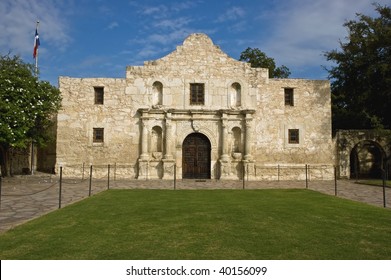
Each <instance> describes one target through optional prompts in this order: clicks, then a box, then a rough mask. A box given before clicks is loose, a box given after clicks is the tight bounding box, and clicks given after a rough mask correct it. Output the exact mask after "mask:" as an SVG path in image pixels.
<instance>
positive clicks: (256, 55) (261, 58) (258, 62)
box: [239, 48, 291, 78]
mask: <svg viewBox="0 0 391 280" xmlns="http://www.w3.org/2000/svg"><path fill="white" fill-rule="evenodd" d="M239 60H240V61H245V62H249V63H250V64H251V67H254V68H268V69H269V78H288V77H289V75H290V74H291V72H290V71H289V69H288V67H286V66H285V65H281V66H280V67H277V66H276V63H275V62H274V59H273V58H270V57H268V56H267V55H266V54H265V53H264V52H262V51H261V50H259V49H258V48H255V49H253V48H247V49H246V50H244V51H243V52H242V53H241V54H240V58H239Z"/></svg>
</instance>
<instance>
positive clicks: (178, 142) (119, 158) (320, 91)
mask: <svg viewBox="0 0 391 280" xmlns="http://www.w3.org/2000/svg"><path fill="white" fill-rule="evenodd" d="M191 83H202V84H204V86H205V92H204V93H205V94H204V97H205V101H204V104H203V105H191V103H190V84H191ZM97 86H101V87H104V104H103V105H97V104H94V87H97ZM284 88H293V89H294V106H286V105H285V104H284ZM60 90H61V93H62V96H63V104H62V105H63V107H62V110H61V111H60V112H59V114H58V130H57V168H58V167H59V166H64V167H66V168H64V174H68V175H70V176H71V175H74V176H79V175H80V174H77V173H80V172H81V171H80V170H81V168H80V166H81V165H82V163H85V165H86V166H89V165H91V164H93V165H107V164H118V166H119V165H122V166H129V168H122V169H123V170H126V172H125V171H124V173H126V176H129V177H134V178H140V179H149V178H163V179H171V178H173V175H174V172H173V168H174V164H175V165H176V170H177V177H178V178H181V176H182V149H183V147H182V144H183V141H184V139H185V138H186V136H188V135H189V134H191V133H195V132H197V133H202V134H204V135H205V136H206V137H207V138H208V139H209V141H210V144H211V163H210V165H211V178H212V179H238V178H241V177H242V176H243V170H245V172H246V174H247V176H248V177H249V179H261V178H262V179H264V178H269V179H272V178H273V176H274V175H270V176H266V175H265V174H262V175H260V174H259V173H257V170H261V168H260V167H262V166H267V165H279V164H281V165H297V164H300V165H303V164H312V165H322V166H330V168H332V165H333V164H334V158H333V155H334V152H333V143H332V139H331V106H330V88H329V82H328V81H310V80H299V79H269V78H268V70H267V69H258V68H251V67H250V65H249V64H248V63H244V62H240V61H237V60H234V59H232V58H230V57H229V56H227V55H226V54H225V53H223V52H222V51H221V50H220V48H219V47H217V46H215V45H214V44H213V42H212V41H211V39H210V38H209V37H207V36H206V35H204V34H193V35H191V36H189V37H188V38H186V40H185V41H184V43H183V45H182V46H178V47H177V49H176V50H175V51H173V52H172V53H170V54H168V55H167V56H165V57H163V58H161V59H158V60H155V61H149V62H146V63H145V65H144V66H129V67H127V69H126V78H125V79H110V78H100V79H96V78H90V79H78V78H68V77H61V78H60ZM93 128H104V142H103V143H93V141H92V134H93ZM288 129H299V130H300V134H299V135H300V141H299V144H289V143H288V139H287V135H288ZM156 139H160V140H156ZM156 143H159V144H156ZM156 145H158V146H156ZM72 166H74V168H72ZM122 169H121V170H122ZM66 170H68V171H66ZM129 170H131V171H129ZM323 173H324V174H328V171H325V172H323ZM298 176H302V175H298ZM322 176H323V175H322ZM324 177H325V176H323V177H322V178H323V179H326V178H324ZM326 177H327V176H326Z"/></svg>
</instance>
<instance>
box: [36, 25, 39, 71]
mask: <svg viewBox="0 0 391 280" xmlns="http://www.w3.org/2000/svg"><path fill="white" fill-rule="evenodd" d="M38 26H39V20H37V26H36V28H35V30H36V32H38ZM38 52H39V48H37V51H36V55H35V76H36V77H37V78H38Z"/></svg>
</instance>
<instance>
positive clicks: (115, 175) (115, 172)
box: [114, 162, 117, 181]
mask: <svg viewBox="0 0 391 280" xmlns="http://www.w3.org/2000/svg"><path fill="white" fill-rule="evenodd" d="M116 180H117V163H116V162H115V163H114V181H116Z"/></svg>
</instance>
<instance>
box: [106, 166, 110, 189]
mask: <svg viewBox="0 0 391 280" xmlns="http://www.w3.org/2000/svg"><path fill="white" fill-rule="evenodd" d="M107 189H108V190H109V189H110V164H109V165H107Z"/></svg>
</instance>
